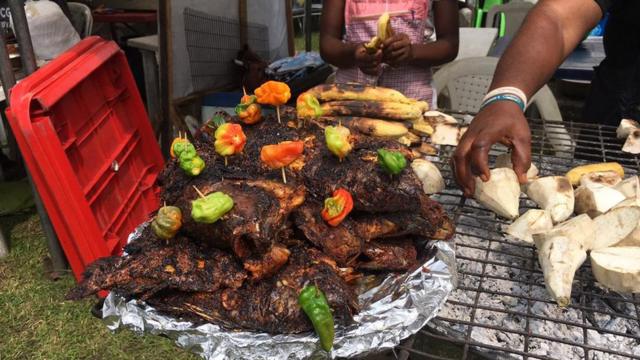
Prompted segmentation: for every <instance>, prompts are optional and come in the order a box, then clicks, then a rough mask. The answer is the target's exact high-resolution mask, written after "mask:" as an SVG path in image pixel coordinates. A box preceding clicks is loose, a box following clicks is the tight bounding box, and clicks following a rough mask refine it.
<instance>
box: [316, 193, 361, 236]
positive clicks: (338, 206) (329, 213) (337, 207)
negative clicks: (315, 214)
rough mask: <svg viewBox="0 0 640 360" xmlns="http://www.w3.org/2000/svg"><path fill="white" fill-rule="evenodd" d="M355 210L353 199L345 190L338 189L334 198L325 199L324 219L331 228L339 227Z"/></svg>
mask: <svg viewBox="0 0 640 360" xmlns="http://www.w3.org/2000/svg"><path fill="white" fill-rule="evenodd" d="M351 210H353V198H352V197H351V194H350V193H349V192H348V191H347V190H345V189H342V188H340V189H338V190H336V191H334V192H333V196H332V197H330V198H327V199H325V201H324V208H323V209H322V213H320V215H321V216H322V219H323V220H324V221H326V222H327V224H329V225H331V226H334V227H335V226H338V225H340V223H341V222H342V220H344V218H345V217H347V215H349V213H350V212H351Z"/></svg>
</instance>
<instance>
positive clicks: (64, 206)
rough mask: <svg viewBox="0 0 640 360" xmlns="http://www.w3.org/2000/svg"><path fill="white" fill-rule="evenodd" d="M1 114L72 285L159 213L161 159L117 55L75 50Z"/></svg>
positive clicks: (101, 48)
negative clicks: (70, 274) (59, 247)
mask: <svg viewBox="0 0 640 360" xmlns="http://www.w3.org/2000/svg"><path fill="white" fill-rule="evenodd" d="M10 100H11V102H10V103H11V107H10V108H9V109H7V116H8V118H9V123H10V125H11V128H12V129H13V131H14V133H15V136H16V139H17V141H18V145H19V146H20V150H21V152H22V154H23V156H24V159H25V163H26V165H27V167H28V168H29V170H30V172H31V175H32V177H33V181H34V183H35V185H36V187H37V189H38V192H39V193H40V195H41V197H42V200H43V203H44V206H45V208H46V210H47V213H48V215H49V217H50V218H51V222H52V224H53V226H54V229H55V231H56V234H57V235H58V239H59V241H60V244H61V245H62V248H63V250H64V252H65V255H66V256H67V259H68V261H69V264H70V265H71V268H72V270H73V273H74V275H75V276H76V279H80V278H81V276H82V272H83V271H84V269H85V267H86V266H87V265H88V264H90V263H91V262H93V261H94V260H96V259H97V258H100V257H103V256H109V255H117V254H120V253H121V252H122V247H123V245H124V244H125V243H126V240H127V237H128V235H129V233H130V232H131V231H132V230H133V229H134V228H135V227H136V226H138V225H139V224H140V223H142V222H143V221H145V220H147V219H148V217H149V214H150V213H151V212H153V211H154V210H156V209H157V208H158V205H159V188H158V187H157V186H156V184H155V183H156V178H157V176H158V173H159V172H160V171H161V169H162V167H163V158H162V155H161V153H160V149H159V147H158V144H157V142H156V140H155V138H154V135H153V131H152V128H151V125H150V123H149V119H148V117H147V114H146V112H145V109H144V106H143V103H142V100H141V98H140V94H139V93H138V90H137V88H136V85H135V81H134V79H133V76H132V75H131V71H130V69H129V66H128V64H127V61H126V58H125V56H124V53H123V52H122V51H121V50H120V48H119V47H118V46H117V45H116V43H114V42H112V41H105V40H102V39H100V38H98V37H90V38H87V39H84V40H82V41H81V42H80V43H78V44H77V45H76V46H74V47H72V48H71V49H69V50H68V51H66V52H65V53H63V54H62V55H60V56H59V57H58V58H56V59H55V60H54V61H52V62H51V63H49V64H47V65H46V66H44V67H43V68H41V69H39V70H38V71H37V72H35V73H33V74H32V75H31V76H29V77H27V78H26V79H24V80H23V81H22V82H20V83H19V84H18V85H16V86H15V88H14V89H13V91H12V93H11V98H10Z"/></svg>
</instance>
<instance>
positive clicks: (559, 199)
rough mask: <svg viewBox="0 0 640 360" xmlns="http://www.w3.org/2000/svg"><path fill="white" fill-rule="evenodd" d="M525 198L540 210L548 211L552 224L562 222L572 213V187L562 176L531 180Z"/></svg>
mask: <svg viewBox="0 0 640 360" xmlns="http://www.w3.org/2000/svg"><path fill="white" fill-rule="evenodd" d="M526 193H527V196H528V197H529V198H530V199H531V200H533V201H534V202H535V203H536V204H538V206H540V208H542V209H544V210H547V211H549V214H551V219H552V220H553V222H554V223H558V222H561V221H564V220H566V219H568V218H569V216H571V214H572V213H573V206H574V197H573V187H572V186H571V183H570V182H569V179H567V178H566V177H564V176H546V177H542V178H538V179H534V180H531V181H530V182H529V183H527V186H526Z"/></svg>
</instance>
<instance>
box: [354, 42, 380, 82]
mask: <svg viewBox="0 0 640 360" xmlns="http://www.w3.org/2000/svg"><path fill="white" fill-rule="evenodd" d="M354 56H355V59H356V66H357V67H358V68H359V69H360V71H362V72H363V73H365V74H367V75H373V76H376V75H378V74H380V65H381V63H382V51H381V50H376V52H375V53H373V54H371V53H369V52H368V51H367V49H366V48H365V47H364V46H358V47H356V52H355V54H354Z"/></svg>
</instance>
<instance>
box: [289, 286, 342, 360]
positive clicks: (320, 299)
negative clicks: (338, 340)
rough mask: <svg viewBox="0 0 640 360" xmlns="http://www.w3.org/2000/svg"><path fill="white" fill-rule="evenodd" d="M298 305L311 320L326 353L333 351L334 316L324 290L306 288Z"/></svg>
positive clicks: (300, 296)
mask: <svg viewBox="0 0 640 360" xmlns="http://www.w3.org/2000/svg"><path fill="white" fill-rule="evenodd" d="M298 304H300V307H301V308H302V310H303V311H304V313H305V314H307V316H308V317H309V320H311V323H312V324H313V328H314V329H315V330H316V334H318V337H320V345H321V346H322V348H323V349H324V350H325V351H331V348H332V347H333V338H334V335H335V334H334V328H333V315H332V314H331V308H329V302H328V301H327V298H326V297H325V296H324V293H322V290H320V289H318V288H317V287H315V286H313V285H309V286H305V287H304V289H302V291H301V292H300V295H299V296H298Z"/></svg>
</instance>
